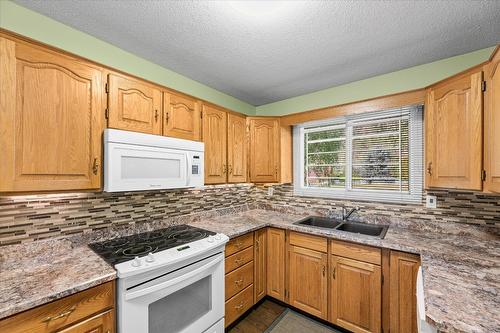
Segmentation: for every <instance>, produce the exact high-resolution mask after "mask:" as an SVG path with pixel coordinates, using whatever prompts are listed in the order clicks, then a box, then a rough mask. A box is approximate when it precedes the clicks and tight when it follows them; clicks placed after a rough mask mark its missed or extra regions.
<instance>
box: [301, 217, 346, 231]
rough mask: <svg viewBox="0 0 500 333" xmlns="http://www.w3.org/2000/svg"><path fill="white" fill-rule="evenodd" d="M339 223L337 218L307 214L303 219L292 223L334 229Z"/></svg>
mask: <svg viewBox="0 0 500 333" xmlns="http://www.w3.org/2000/svg"><path fill="white" fill-rule="evenodd" d="M341 223H342V221H339V220H337V219H331V218H328V217H321V216H308V217H306V218H305V219H303V220H300V221H298V222H295V223H294V224H299V225H307V226H310V227H318V228H327V229H335V228H336V227H338V226H339V225H340V224H341Z"/></svg>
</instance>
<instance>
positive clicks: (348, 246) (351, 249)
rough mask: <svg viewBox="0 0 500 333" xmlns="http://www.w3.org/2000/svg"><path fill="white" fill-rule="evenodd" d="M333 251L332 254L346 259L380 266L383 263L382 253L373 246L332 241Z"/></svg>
mask: <svg viewBox="0 0 500 333" xmlns="http://www.w3.org/2000/svg"><path fill="white" fill-rule="evenodd" d="M331 249H332V254H335V255H337V256H341V257H345V258H351V259H355V260H359V261H364V262H369V263H371V264H375V265H380V264H381V261H382V251H381V250H380V249H379V248H376V247H373V246H368V245H361V244H354V243H348V242H342V241H336V240H332V241H331Z"/></svg>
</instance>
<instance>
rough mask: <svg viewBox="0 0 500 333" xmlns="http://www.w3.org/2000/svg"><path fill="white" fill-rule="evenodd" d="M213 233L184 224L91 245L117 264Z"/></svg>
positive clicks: (97, 251) (102, 255) (105, 257)
mask: <svg viewBox="0 0 500 333" xmlns="http://www.w3.org/2000/svg"><path fill="white" fill-rule="evenodd" d="M213 235H215V232H212V231H208V230H204V229H200V228H196V227H191V226H189V225H185V224H182V225H176V226H172V227H169V228H164V229H158V230H154V231H149V232H143V233H140V234H137V235H130V236H125V237H120V238H115V239H110V240H107V241H104V242H98V243H92V244H89V247H90V248H91V249H92V250H94V251H95V252H96V253H97V254H99V255H100V256H101V257H103V258H104V260H106V261H107V262H108V263H110V264H112V265H116V264H119V263H121V262H125V261H129V260H131V259H134V258H135V257H136V256H139V257H142V256H145V255H147V254H149V253H155V252H159V251H163V250H166V249H169V248H172V247H176V246H179V245H183V244H187V243H190V242H194V241H197V240H199V239H203V238H206V237H208V236H213Z"/></svg>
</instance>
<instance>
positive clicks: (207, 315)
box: [89, 225, 229, 333]
mask: <svg viewBox="0 0 500 333" xmlns="http://www.w3.org/2000/svg"><path fill="white" fill-rule="evenodd" d="M228 240H229V238H228V237H227V236H226V235H224V234H216V233H214V232H210V231H207V230H204V229H200V228H195V227H191V226H188V225H178V226H173V227H169V228H165V229H160V230H155V231H151V232H146V233H141V234H137V235H131V236H126V237H121V238H116V239H112V240H108V241H104V242H100V243H93V244H90V245H89V246H90V248H92V249H93V250H94V251H95V252H96V253H98V254H99V255H100V256H101V257H103V258H104V259H105V260H106V261H107V262H109V263H110V264H112V265H114V267H115V269H116V270H117V273H118V284H117V298H118V302H117V307H118V332H119V333H202V332H207V333H223V332H224V247H225V244H226V243H227V241H228Z"/></svg>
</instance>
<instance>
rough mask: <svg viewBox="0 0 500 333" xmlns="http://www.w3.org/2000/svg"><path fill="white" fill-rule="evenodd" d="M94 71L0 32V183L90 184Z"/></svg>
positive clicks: (97, 91)
mask: <svg viewBox="0 0 500 333" xmlns="http://www.w3.org/2000/svg"><path fill="white" fill-rule="evenodd" d="M101 75H102V73H101V71H100V70H99V69H98V68H96V67H94V66H92V65H87V64H85V63H83V62H81V61H80V60H77V59H75V58H72V57H69V56H66V55H62V54H60V53H56V52H54V51H51V50H49V49H46V48H42V47H39V46H30V45H28V44H26V43H24V42H16V41H14V40H11V39H7V38H3V37H0V101H1V109H0V156H1V157H0V160H1V163H0V191H1V192H27V191H50V190H84V189H98V188H100V185H101V133H102V129H103V118H104V114H103V111H104V107H103V103H102V99H103V90H104V89H103V87H102V77H101Z"/></svg>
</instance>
